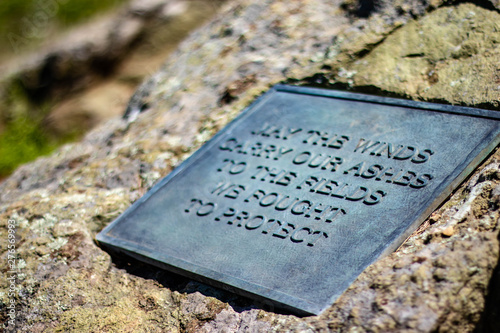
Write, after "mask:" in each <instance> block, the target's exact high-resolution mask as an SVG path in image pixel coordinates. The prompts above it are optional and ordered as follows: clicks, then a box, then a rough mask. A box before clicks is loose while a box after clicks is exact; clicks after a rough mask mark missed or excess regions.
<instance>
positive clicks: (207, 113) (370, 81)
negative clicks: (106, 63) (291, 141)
mask: <svg viewBox="0 0 500 333" xmlns="http://www.w3.org/2000/svg"><path fill="white" fill-rule="evenodd" d="M480 4H483V5H482V6H479V5H477V4H473V3H462V4H452V3H451V4H450V3H449V2H448V3H447V4H446V6H445V5H444V2H442V1H439V0H436V1H430V2H419V1H410V2H403V1H391V2H389V1H387V2H381V3H380V5H378V7H377V8H376V9H377V10H376V11H374V12H372V13H371V14H370V15H369V16H368V17H367V18H359V17H357V16H355V15H354V14H353V13H354V12H356V5H355V4H353V3H349V2H341V1H326V0H323V1H320V0H291V1H288V2H286V3H284V2H280V1H272V0H267V1H262V2H259V3H255V2H254V1H249V0H238V1H232V2H230V3H228V4H227V6H226V8H225V10H224V12H223V13H222V14H221V15H220V16H219V17H218V18H216V19H215V20H213V21H212V22H211V23H210V24H208V25H207V26H205V27H203V28H202V29H199V30H197V31H196V32H195V33H193V34H192V35H191V36H190V37H189V38H188V39H187V40H185V41H184V42H183V43H182V44H181V45H180V47H179V49H178V50H177V51H176V52H175V53H174V54H173V55H172V56H171V57H170V58H169V59H168V60H167V62H166V63H165V65H164V67H163V68H162V70H161V71H159V72H158V73H156V74H155V75H153V76H152V77H151V78H150V79H149V80H148V81H147V82H145V83H144V84H143V86H142V87H141V88H140V89H139V90H138V92H137V93H136V95H135V96H134V98H133V99H132V101H131V103H130V105H129V114H128V115H129V117H128V119H125V120H122V119H114V120H112V121H110V122H108V123H106V124H105V125H103V126H100V127H98V128H96V129H95V130H93V131H92V132H91V133H89V134H88V135H87V136H86V138H85V139H84V140H82V142H80V143H77V144H71V145H67V146H65V147H63V148H61V149H59V150H58V151H57V152H56V153H54V154H53V155H51V156H50V157H46V158H41V159H39V160H37V161H36V162H34V163H31V164H28V165H25V166H22V167H21V168H19V169H18V170H17V171H16V172H15V173H14V174H13V175H12V176H11V177H10V178H8V179H7V180H6V181H5V182H4V183H2V184H1V185H0V244H1V251H2V261H1V265H2V269H3V270H4V271H6V270H7V260H6V256H7V253H6V252H5V248H6V240H7V221H8V220H9V219H13V220H16V221H17V222H18V227H17V234H16V240H17V241H18V243H17V251H18V256H19V263H20V269H21V272H22V274H21V275H20V276H19V279H18V280H17V282H16V283H17V285H18V296H16V304H17V307H16V310H17V315H18V319H17V323H18V328H19V331H21V332H23V331H24V332H58V331H87V332H109V331H116V332H136V331H145V332H172V331H174V332H175V331H179V332H224V331H226V332H262V331H283V332H285V331H287V332H288V331H296V332H314V331H333V332H387V331H408V332H436V331H439V332H472V331H474V330H476V331H477V332H491V331H494V329H495V328H498V327H500V321H499V316H500V313H499V306H498V301H497V300H498V299H499V295H500V286H499V285H500V275H499V274H500V268H499V257H500V254H499V252H500V244H499V243H500V241H499V233H500V225H499V224H498V218H499V210H498V208H499V206H500V186H499V185H500V171H499V170H500V168H499V165H500V153H498V152H495V153H493V154H492V155H491V156H490V157H489V158H488V160H487V161H486V162H484V163H483V164H482V166H481V167H480V168H478V170H476V171H475V172H474V174H473V175H472V176H471V178H470V179H469V180H467V181H466V182H465V183H464V184H463V185H462V186H461V187H460V188H459V189H458V190H457V191H456V193H455V194H454V195H453V196H452V197H451V198H449V199H448V200H447V201H446V203H445V204H444V205H443V206H442V207H441V208H440V209H438V210H437V211H436V212H434V213H433V214H432V215H431V217H430V218H429V219H428V220H427V221H426V222H425V223H424V225H423V226H422V227H421V228H420V229H419V231H418V232H416V233H415V234H414V235H412V236H411V237H410V238H409V239H408V240H407V241H406V242H405V243H404V244H403V246H402V247H401V248H400V249H399V250H398V251H396V252H395V253H393V254H392V255H389V256H387V257H386V258H384V259H382V260H380V261H378V262H377V263H375V264H373V265H372V266H370V267H369V268H368V269H367V270H366V271H365V272H364V273H363V274H361V275H360V277H359V278H358V279H357V280H356V281H355V282H354V283H353V284H352V286H351V287H350V288H349V289H348V290H347V291H346V292H345V293H344V295H343V296H342V297H340V299H339V300H338V301H337V302H336V303H335V304H334V305H333V306H332V307H331V308H330V309H328V310H327V311H325V313H323V314H322V315H320V316H312V317H306V318H298V317H295V316H292V315H283V314H278V313H275V312H273V311H272V309H268V308H266V306H265V305H262V304H255V303H254V302H252V301H250V300H247V299H243V298H240V297H237V296H235V295H233V294H230V293H227V292H224V291H221V290H219V289H215V288H211V287H208V286H205V285H203V284H200V283H197V282H194V281H190V280H188V279H184V278H182V277H179V276H176V275H173V274H171V273H168V272H165V271H162V270H158V269H155V268H153V267H149V266H146V265H143V264H141V263H139V262H135V261H127V260H125V259H124V258H111V257H110V256H109V255H108V253H106V252H104V251H103V250H101V249H100V248H99V247H98V246H96V244H95V243H94V241H93V238H94V236H95V235H96V233H97V232H98V231H99V230H101V229H102V228H103V227H104V226H105V225H106V224H107V223H109V222H110V221H112V220H113V219H114V218H116V217H117V216H118V215H119V214H120V213H122V212H123V211H124V210H125V209H126V208H127V207H128V206H130V204H131V203H132V202H134V201H135V200H137V199H138V198H139V197H140V196H141V195H143V194H144V193H145V192H146V191H147V190H148V189H149V188H150V187H151V186H152V185H153V184H154V183H155V182H156V181H158V180H159V179H160V178H161V177H163V176H165V175H167V174H168V173H169V172H170V171H171V170H172V169H173V168H174V167H175V166H176V165H178V164H179V163H180V162H181V161H182V160H184V159H185V158H187V157H188V156H189V155H190V154H191V153H193V152H194V151H195V150H196V149H197V148H198V147H200V146H201V144H203V142H205V141H206V140H208V139H209V138H210V137H211V136H213V135H214V134H215V133H216V132H217V131H218V130H219V129H221V128H222V127H223V126H224V125H225V124H226V123H227V122H228V121H230V120H231V119H232V118H234V117H235V116H236V115H237V114H238V113H239V112H240V111H241V110H242V109H243V108H244V107H245V106H247V105H248V104H249V103H251V102H252V101H253V100H254V99H255V98H256V97H257V96H259V95H260V94H261V93H262V92H263V91H265V90H267V89H268V88H269V87H270V86H272V85H274V84H276V83H279V82H287V83H294V84H308V85H315V86H322V87H337V88H342V89H351V90H354V91H362V92H374V93H377V94H382V95H389V96H400V97H407V98H412V99H421V100H439V101H443V102H446V103H453V104H463V105H476V106H478V105H479V106H483V107H486V108H490V109H495V110H497V109H498V108H499V107H498V100H499V99H500V90H498V89H497V88H498V86H496V85H500V82H499V81H498V78H497V76H498V74H499V73H500V68H499V67H498V64H499V63H500V53H499V44H498V40H499V36H500V27H499V25H498V24H499V23H498V22H500V14H499V9H498V8H499V4H498V3H497V2H494V3H486V5H484V3H480ZM495 6H496V7H495ZM484 7H487V8H484ZM421 31H422V33H420V32H421ZM139 110H142V111H144V112H142V113H139V112H138V111H139ZM132 115H133V116H132ZM0 283H1V284H0V288H1V290H2V291H3V292H4V293H2V294H0V302H1V303H0V304H1V311H2V312H1V313H2V314H1V315H0V318H1V319H2V320H6V319H8V318H7V311H6V304H7V302H8V296H7V293H5V292H6V291H7V290H8V283H7V282H6V281H5V280H3V279H2V280H0Z"/></svg>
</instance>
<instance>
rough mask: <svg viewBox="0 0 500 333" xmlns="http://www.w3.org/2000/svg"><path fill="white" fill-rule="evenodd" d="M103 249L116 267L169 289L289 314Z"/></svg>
mask: <svg viewBox="0 0 500 333" xmlns="http://www.w3.org/2000/svg"><path fill="white" fill-rule="evenodd" d="M105 250H107V252H108V253H109V254H110V255H111V260H112V262H113V264H114V265H115V267H116V268H118V269H123V270H125V271H126V272H127V273H129V274H131V275H135V276H138V277H141V278H143V279H148V280H154V281H156V282H158V283H159V284H161V285H162V286H163V287H165V288H168V289H170V290H171V291H177V292H179V293H186V294H191V293H195V292H199V293H201V294H202V295H204V296H206V297H213V298H216V299H218V300H219V301H221V302H224V303H228V304H229V305H230V306H231V307H232V308H233V310H234V311H236V312H238V313H242V312H244V311H248V310H252V309H261V310H265V311H269V312H275V313H278V314H289V313H287V312H286V311H283V310H281V309H275V307H274V305H273V304H271V303H270V302H269V301H265V300H264V301H256V300H252V299H250V298H248V297H244V296H239V295H237V294H235V293H232V292H230V291H226V290H223V289H220V288H216V287H212V286H209V285H207V284H204V283H201V282H198V281H195V280H192V279H190V278H187V277H184V276H182V275H179V274H176V273H173V272H169V271H167V270H164V269H161V268H158V267H156V266H154V265H151V264H148V263H145V262H142V261H139V260H137V259H135V258H132V257H130V256H128V255H125V254H122V253H116V252H114V251H109V250H108V249H105Z"/></svg>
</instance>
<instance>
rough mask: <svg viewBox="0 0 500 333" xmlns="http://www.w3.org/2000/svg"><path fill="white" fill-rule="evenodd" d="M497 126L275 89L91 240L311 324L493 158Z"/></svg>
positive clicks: (460, 115) (381, 102) (422, 106)
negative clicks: (305, 316)
mask: <svg viewBox="0 0 500 333" xmlns="http://www.w3.org/2000/svg"><path fill="white" fill-rule="evenodd" d="M499 125H500V124H499V120H498V115H497V113H496V112H494V111H487V110H479V109H472V108H463V107H455V106H447V105H437V104H428V103H421V102H413V101H406V100H396V99H389V98H381V97H374V96H366V95H360V94H352V93H346V92H338V91H331V90H321V89H314V88H304V87H290V86H276V87H274V88H273V89H271V90H270V91H269V92H268V93H266V94H265V95H264V96H262V97H261V98H259V99H258V100H257V101H256V102H255V103H253V104H252V105H251V106H250V107H249V108H248V109H247V110H245V111H244V112H242V113H241V115H240V116H239V117H238V118H236V119H235V120H234V121H233V122H231V123H230V124H229V125H228V126H227V127H226V128H224V129H223V130H222V131H220V133H218V134H217V135H216V136H215V137H214V138H213V139H212V140H210V141H209V142H208V143H206V144H205V145H204V146H203V147H202V148H201V149H200V150H199V151H197V152H196V153H195V154H194V155H193V156H191V157H190V158H189V159H187V160H186V161H185V162H184V163H183V164H182V165H181V166H180V167H178V168H177V169H176V170H174V171H173V172H172V173H171V174H170V175H169V176H167V177H166V178H164V179H163V180H162V181H160V182H159V183H158V184H157V185H156V186H155V187H154V188H153V189H151V190H150V191H149V192H148V193H147V194H146V195H145V196H144V197H143V198H141V199H140V200H138V201H137V202H136V203H134V205H132V206H131V207H130V208H129V209H128V210H127V211H126V212H125V213H124V214H123V215H122V216H120V217H119V218H118V219H117V220H116V221H114V222H113V223H111V224H110V225H108V226H107V227H106V228H105V229H104V230H103V231H102V232H101V233H100V234H99V235H98V236H97V240H98V241H99V242H100V243H101V244H102V245H104V246H106V247H108V248H110V249H113V250H115V251H123V252H125V253H127V254H129V255H131V256H134V257H137V258H140V259H141V260H145V261H147V262H150V263H153V264H155V265H157V266H159V267H162V268H165V269H168V270H171V271H174V272H176V273H180V274H183V275H186V276H188V277H191V278H194V279H198V280H201V281H203V282H205V283H209V284H212V285H215V286H218V287H221V288H225V289H229V290H232V291H234V292H237V293H240V294H243V295H246V296H250V297H253V298H255V299H258V300H266V301H270V302H272V304H273V305H274V306H277V307H281V308H285V309H287V310H289V311H292V312H294V313H298V314H319V313H320V312H322V311H323V310H324V309H326V308H327V307H329V306H330V305H331V304H332V303H333V302H334V301H335V300H336V299H337V298H338V297H339V296H340V295H341V294H342V292H343V291H344V290H345V289H346V288H347V287H348V286H349V285H350V284H351V283H352V281H354V279H356V277H357V276H358V275H359V274H360V273H361V272H362V271H363V270H364V269H365V268H366V267H367V266H368V265H370V264H371V263H373V262H374V261H375V260H377V258H380V257H381V256H383V255H385V254H388V253H390V252H391V251H394V250H395V249H396V248H397V247H398V246H399V245H400V244H401V243H402V242H403V241H404V240H405V239H406V237H408V236H409V235H410V234H411V233H412V232H413V231H414V230H415V229H416V228H417V227H418V226H419V225H420V224H421V223H422V222H423V221H424V220H425V219H426V218H427V217H428V216H429V214H430V213H431V212H432V211H433V210H434V209H436V208H437V207H438V205H439V204H440V203H441V202H442V201H443V200H444V199H445V198H446V197H447V196H448V195H449V194H450V193H451V191H452V190H453V189H454V188H455V187H456V186H457V185H458V184H460V183H461V182H462V181H463V180H464V179H465V177H466V176H467V175H468V174H469V173H470V172H471V171H472V170H473V169H474V168H475V167H476V166H477V165H478V164H479V163H480V162H481V161H482V160H483V159H484V158H485V157H486V156H487V155H488V154H489V153H490V152H491V151H492V150H493V148H495V147H496V145H497V144H498V142H499V133H500V126H499Z"/></svg>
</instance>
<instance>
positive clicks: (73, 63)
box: [0, 0, 224, 181]
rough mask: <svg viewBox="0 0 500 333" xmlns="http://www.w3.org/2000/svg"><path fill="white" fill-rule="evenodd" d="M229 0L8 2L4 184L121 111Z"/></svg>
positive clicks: (1, 128)
mask: <svg viewBox="0 0 500 333" xmlns="http://www.w3.org/2000/svg"><path fill="white" fill-rule="evenodd" d="M223 2H224V1H223V0H189V1H186V0H170V1H165V0H135V1H127V0H113V1H100V0H46V1H45V0H44V1H42V0H2V1H1V2H0V181H1V179H2V178H3V177H5V176H7V175H8V174H10V173H11V172H12V171H13V170H14V169H15V168H16V166H18V165H19V164H22V163H25V162H27V161H30V160H32V159H34V158H36V157H37V156H40V155H43V154H47V153H49V152H51V151H52V150H53V149H55V148H56V147H57V146H59V145H61V144H63V143H65V142H68V141H72V140H76V139H78V138H80V137H81V136H82V135H83V134H84V133H86V132H87V131H88V130H89V129H91V128H92V127H94V126H95V125H97V124H98V123H100V122H102V121H105V120H107V119H109V118H111V117H115V116H117V115H120V114H122V113H123V112H124V110H125V107H126V105H127V102H128V100H129V98H130V96H131V94H132V93H133V91H134V90H135V88H136V86H137V85H138V84H139V83H140V82H141V81H142V80H143V78H144V77H145V76H148V75H151V74H153V73H155V72H156V71H157V70H158V68H159V67H160V65H161V63H162V62H163V61H164V59H165V58H166V56H167V55H168V54H169V53H170V52H171V51H172V50H173V49H174V48H175V46H176V45H177V44H178V43H179V42H180V41H181V40H183V39H184V38H185V37H186V35H187V34H188V33H189V32H190V31H191V30H192V29H194V28H196V27H198V26H199V25H201V24H203V22H205V21H206V20H207V19H208V18H211V17H212V16H213V15H215V13H216V12H217V10H218V9H219V7H220V6H221V5H222V3H223Z"/></svg>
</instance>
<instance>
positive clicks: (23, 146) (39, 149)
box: [0, 118, 57, 177]
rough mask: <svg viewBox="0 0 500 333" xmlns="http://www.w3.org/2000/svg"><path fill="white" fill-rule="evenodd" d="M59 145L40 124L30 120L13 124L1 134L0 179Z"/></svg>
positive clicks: (19, 120)
mask: <svg viewBox="0 0 500 333" xmlns="http://www.w3.org/2000/svg"><path fill="white" fill-rule="evenodd" d="M56 146H57V143H55V142H51V140H50V139H49V138H48V137H47V135H45V133H43V131H42V130H41V129H40V126H39V123H38V122H36V121H33V120H30V119H28V118H18V119H16V120H15V121H13V122H11V123H10V124H9V126H8V128H7V130H6V131H5V132H3V133H2V134H0V177H2V176H6V175H8V174H9V173H11V172H12V171H13V170H14V169H15V168H16V167H17V166H18V165H20V164H22V163H25V162H28V161H31V160H33V159H35V158H36V157H38V156H40V155H44V154H47V153H49V152H51V151H52V150H53V149H54V148H55V147H56Z"/></svg>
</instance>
